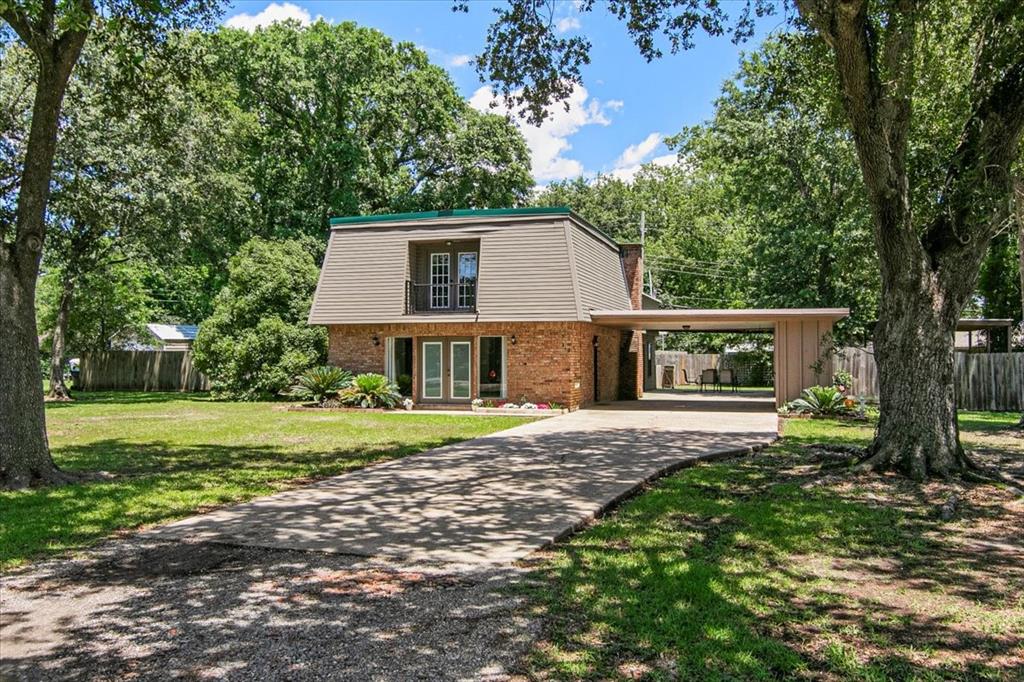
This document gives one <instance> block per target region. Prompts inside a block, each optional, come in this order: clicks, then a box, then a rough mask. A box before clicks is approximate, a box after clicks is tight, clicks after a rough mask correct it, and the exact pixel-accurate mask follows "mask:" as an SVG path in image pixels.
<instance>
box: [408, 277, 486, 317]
mask: <svg viewBox="0 0 1024 682" xmlns="http://www.w3.org/2000/svg"><path fill="white" fill-rule="evenodd" d="M475 311H476V281H475V280H474V281H472V282H450V283H448V284H420V283H419V282H412V281H409V280H406V282H405V314H406V315H420V314H425V313H426V314H429V313H471V312H475Z"/></svg>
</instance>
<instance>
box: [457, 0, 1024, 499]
mask: <svg viewBox="0 0 1024 682" xmlns="http://www.w3.org/2000/svg"><path fill="white" fill-rule="evenodd" d="M794 5H795V8H796V9H797V11H798V15H797V16H796V17H793V24H794V29H795V30H801V31H807V32H809V33H811V34H813V35H814V36H817V38H818V39H820V40H821V41H823V43H824V44H825V45H826V46H827V48H828V50H829V52H830V54H831V58H832V63H833V78H832V87H834V88H836V89H837V90H838V92H839V94H840V97H841V101H842V104H843V111H844V115H845V118H846V122H847V125H848V126H849V130H850V131H851V133H852V136H853V140H854V146H855V149H856V152H857V158H858V161H859V165H860V170H861V176H862V179H863V182H864V187H865V191H866V194H867V200H868V205H869V207H870V209H871V213H872V217H873V223H874V225H873V228H874V242H875V249H876V251H877V255H878V259H879V265H880V275H881V285H882V294H881V304H880V308H879V320H878V323H877V325H876V327H875V330H874V342H875V355H876V358H877V361H878V367H879V379H880V384H881V395H880V400H881V417H880V420H879V424H878V430H877V433H876V436H875V440H874V443H873V444H872V446H871V449H870V454H871V456H870V459H869V460H868V462H869V464H870V466H873V467H875V468H895V469H897V470H899V471H901V472H903V473H905V474H906V475H908V476H911V477H913V478H915V479H922V478H925V477H926V476H928V475H938V476H947V475H950V474H952V473H955V472H958V471H963V470H966V469H968V468H969V467H970V466H971V464H970V461H969V459H968V457H967V455H966V453H965V452H964V450H963V448H962V447H961V445H960V440H959V431H958V428H957V420H956V403H955V396H954V390H953V339H954V331H955V328H956V323H957V320H958V319H959V317H960V313H961V311H962V309H963V307H964V305H965V303H966V302H967V300H968V298H969V297H970V295H971V294H972V292H973V291H974V288H975V283H976V281H977V277H978V270H979V266H980V264H981V262H982V260H983V258H984V257H985V254H986V251H987V249H988V246H989V243H990V241H991V240H992V237H993V235H995V234H996V233H997V232H998V231H999V230H1001V229H1004V228H1005V227H1006V224H1007V220H1008V219H1009V214H1010V205H1011V166H1012V164H1013V163H1014V162H1015V160H1016V159H1018V158H1019V154H1020V146H1019V143H1020V137H1021V131H1022V129H1024V49H1021V45H1024V3H1021V2H1020V0H988V1H987V2H975V1H973V0H947V1H945V2H932V3H925V2H920V1H919V0H874V1H869V0H795V3H794ZM554 7H555V3H553V2H550V1H547V0H509V2H508V4H507V6H505V7H504V8H502V9H500V10H499V11H498V17H497V19H496V20H495V22H494V23H493V24H492V26H491V28H490V30H489V35H488V46H487V48H486V50H485V51H484V53H483V54H481V55H480V56H479V58H478V60H477V64H478V68H479V70H480V72H481V75H482V76H484V77H485V78H487V79H489V80H491V81H493V82H494V83H495V84H496V85H497V87H498V89H499V91H500V92H501V93H502V94H503V95H505V96H506V97H507V98H509V99H510V100H512V101H513V102H514V103H516V104H519V105H521V106H522V105H525V107H526V109H527V112H528V114H529V117H530V118H531V119H532V120H534V121H537V120H540V119H542V118H543V117H544V115H545V107H546V106H547V105H548V104H550V103H551V102H552V101H558V100H563V99H565V97H566V95H567V94H568V93H569V92H571V90H572V88H573V87H574V86H575V85H576V84H578V83H581V82H582V77H581V68H582V67H583V66H584V65H585V64H587V63H588V62H589V50H590V46H591V44H590V41H589V39H588V38H587V37H586V36H585V35H569V36H564V35H559V34H558V33H557V32H556V30H555V20H554ZM577 7H578V8H579V9H580V11H582V12H584V13H585V12H590V11H593V10H594V9H596V8H603V9H605V10H607V11H609V12H610V13H612V14H613V15H614V16H616V17H618V18H619V19H621V20H622V21H624V22H625V25H626V29H627V30H628V32H629V33H630V35H631V36H632V38H633V40H634V41H635V43H636V45H637V47H638V48H639V50H640V52H641V54H643V55H644V56H645V57H647V58H648V59H653V58H656V57H660V56H661V55H662V51H661V47H660V44H661V43H662V41H664V42H667V43H668V45H669V47H670V49H671V51H673V52H675V51H677V50H680V49H688V48H690V47H692V46H693V36H694V35H695V33H696V32H698V31H701V30H703V31H706V32H708V33H710V34H712V35H719V34H722V33H724V32H726V31H731V32H732V34H733V37H734V38H736V39H743V38H745V37H748V36H749V35H751V33H752V30H753V16H754V14H765V13H769V12H771V11H773V10H774V9H775V5H774V4H773V3H770V2H767V1H766V0H748V1H747V2H746V3H743V4H737V5H736V7H737V8H739V10H740V13H739V14H738V16H737V17H736V19H735V21H730V18H729V17H728V16H727V13H726V11H725V9H724V6H723V5H722V4H721V3H718V2H715V1H714V0H607V1H606V2H601V3H597V2H595V0H582V1H581V2H579V3H577ZM789 7H790V5H789V4H788V3H787V5H785V8H786V9H787V10H788V9H789ZM457 8H459V9H464V8H465V5H457ZM659 34H660V36H661V37H660V38H659ZM936 74H938V75H940V76H941V78H936ZM684 80H685V74H681V76H680V83H679V86H682V85H683V81H684ZM924 86H932V87H935V88H937V89H942V88H947V91H946V92H945V93H944V94H945V96H944V97H932V98H930V101H932V102H934V103H936V104H935V106H934V107H932V108H931V109H929V110H926V111H922V112H917V111H916V110H915V106H914V105H915V101H916V97H915V95H916V90H917V88H919V87H924ZM961 86H962V87H961ZM915 116H916V117H917V118H916V119H915ZM921 117H932V118H934V119H935V122H934V123H935V127H936V128H939V127H941V126H946V127H951V128H952V129H955V131H956V134H955V136H953V139H954V142H953V143H952V144H951V145H949V146H948V147H944V146H942V144H941V141H942V140H943V139H944V138H943V136H942V135H937V136H936V144H935V145H934V146H933V148H932V149H930V150H928V149H926V150H923V151H924V156H923V157H918V156H916V155H912V154H911V146H910V138H911V133H912V130H913V127H914V124H915V122H920V121H921ZM919 151H922V150H919ZM935 159H941V168H940V169H939V170H940V171H941V172H938V173H917V172H916V168H915V164H918V163H921V162H926V163H927V162H931V161H934V160H935Z"/></svg>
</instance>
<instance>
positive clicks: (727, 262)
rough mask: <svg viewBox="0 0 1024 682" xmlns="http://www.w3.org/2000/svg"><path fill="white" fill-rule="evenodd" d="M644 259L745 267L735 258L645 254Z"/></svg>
mask: <svg viewBox="0 0 1024 682" xmlns="http://www.w3.org/2000/svg"><path fill="white" fill-rule="evenodd" d="M644 259H645V260H654V261H662V262H666V263H677V262H680V261H688V262H690V263H702V264H704V265H724V266H727V267H735V268H741V267H744V265H743V264H742V263H740V262H739V261H734V260H701V259H700V258H690V257H682V256H680V257H676V256H656V255H650V256H645V257H644Z"/></svg>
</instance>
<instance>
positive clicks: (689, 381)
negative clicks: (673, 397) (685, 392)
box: [682, 368, 697, 386]
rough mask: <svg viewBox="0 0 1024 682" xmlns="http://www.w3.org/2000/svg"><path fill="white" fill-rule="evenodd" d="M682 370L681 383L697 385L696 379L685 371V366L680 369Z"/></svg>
mask: <svg viewBox="0 0 1024 682" xmlns="http://www.w3.org/2000/svg"><path fill="white" fill-rule="evenodd" d="M682 372H683V383H684V384H687V385H688V386H696V385H697V380H696V379H691V378H690V375H689V374H687V373H686V369H685V368H684V369H683V370H682Z"/></svg>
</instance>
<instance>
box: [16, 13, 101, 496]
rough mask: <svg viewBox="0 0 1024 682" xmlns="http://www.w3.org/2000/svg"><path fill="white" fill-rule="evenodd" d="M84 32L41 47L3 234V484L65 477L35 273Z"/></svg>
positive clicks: (56, 479)
mask: <svg viewBox="0 0 1024 682" xmlns="http://www.w3.org/2000/svg"><path fill="white" fill-rule="evenodd" d="M85 35H86V34H85V33H84V32H83V33H80V34H75V35H73V36H70V39H69V41H68V42H62V43H61V44H60V45H58V46H55V47H54V48H53V51H52V53H49V52H46V51H45V50H43V51H41V52H42V53H37V55H36V56H37V57H38V58H39V75H38V78H37V80H36V92H35V101H34V102H33V105H32V125H31V128H30V130H29V137H28V144H27V145H26V148H25V166H24V170H23V171H22V175H21V183H20V186H19V188H18V206H17V210H16V213H15V233H14V240H13V241H11V242H3V241H0V487H3V488H21V487H25V486H29V485H38V484H45V483H61V482H66V481H68V480H71V479H72V478H73V477H72V476H69V475H68V474H65V473H63V472H61V471H60V470H59V469H58V468H57V465H56V464H54V462H53V458H52V457H51V456H50V446H49V442H48V441H47V438H46V412H45V409H44V404H43V381H42V377H41V376H40V372H39V337H38V335H37V330H36V309H35V298H36V279H37V277H38V276H39V263H40V260H41V259H42V255H43V242H44V240H45V238H46V222H45V221H46V203H47V201H48V200H49V196H50V177H51V175H52V172H53V156H54V152H55V151H56V148H57V130H58V121H59V117H60V108H61V103H62V102H63V99H64V91H65V89H66V88H67V82H68V78H69V77H70V76H71V69H72V67H73V66H74V64H75V62H76V61H77V60H78V55H79V54H80V52H81V49H82V45H83V44H84V42H85Z"/></svg>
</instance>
